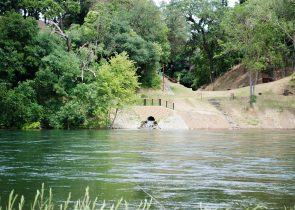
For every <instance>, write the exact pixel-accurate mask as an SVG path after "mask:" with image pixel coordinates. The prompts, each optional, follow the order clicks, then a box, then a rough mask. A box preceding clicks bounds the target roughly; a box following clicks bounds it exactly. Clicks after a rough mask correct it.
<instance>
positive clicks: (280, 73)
mask: <svg viewBox="0 0 295 210" xmlns="http://www.w3.org/2000/svg"><path fill="white" fill-rule="evenodd" d="M292 73H293V69H292V68H286V69H284V70H282V69H277V70H274V71H271V72H260V73H259V74H258V80H257V84H262V83H267V82H271V81H277V80H280V79H282V78H284V77H286V76H290V75H291V74H292ZM248 85H249V77H248V74H247V71H246V69H245V68H244V67H243V66H242V65H236V66H234V67H233V68H232V69H231V70H230V71H228V72H226V73H225V74H223V75H222V76H220V77H218V78H217V79H216V80H215V81H214V82H213V83H212V84H209V85H207V86H204V87H203V88H202V89H203V90H206V91H212V90H233V89H237V88H241V87H246V86H248Z"/></svg>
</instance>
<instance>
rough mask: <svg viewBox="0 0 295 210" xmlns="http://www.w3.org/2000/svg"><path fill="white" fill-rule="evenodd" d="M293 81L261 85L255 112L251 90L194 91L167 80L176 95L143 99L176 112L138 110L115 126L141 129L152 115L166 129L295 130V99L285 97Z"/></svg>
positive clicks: (130, 111) (153, 94) (149, 94)
mask: <svg viewBox="0 0 295 210" xmlns="http://www.w3.org/2000/svg"><path fill="white" fill-rule="evenodd" d="M290 79H291V77H287V78H284V79H282V80H278V81H275V82H271V83H266V84H260V85H257V86H256V93H260V94H261V95H258V96H257V103H256V104H255V105H254V106H253V108H249V103H248V95H249V94H248V92H249V87H244V88H239V89H234V90H229V91H192V90H191V89H188V88H185V87H183V86H182V85H180V84H174V83H171V82H169V81H168V80H166V81H165V83H166V86H167V85H168V86H170V88H171V90H172V91H173V92H174V95H168V94H167V93H165V92H162V91H160V90H157V91H152V90H149V91H145V92H141V93H140V95H141V94H144V95H145V96H146V97H150V98H155V97H156V98H165V99H167V100H173V101H174V103H175V110H171V109H167V108H164V107H157V106H135V107H131V108H129V109H126V110H123V111H121V112H120V113H119V116H118V120H116V124H115V125H116V126H117V128H129V129H130V128H132V129H133V128H137V127H138V126H139V124H140V122H141V121H142V120H145V119H146V118H147V117H148V116H150V115H151V116H154V117H155V118H156V120H157V121H158V122H159V125H160V127H161V128H163V129H232V128H265V129H295V95H290V96H283V95H282V94H283V91H284V89H285V88H288V86H289V81H290ZM232 95H234V96H235V99H234V100H232V99H231V96H232ZM209 99H214V100H217V101H218V103H219V104H220V107H216V106H214V105H212V103H209V101H208V100H209ZM233 125H235V126H233Z"/></svg>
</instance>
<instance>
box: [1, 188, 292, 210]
mask: <svg viewBox="0 0 295 210" xmlns="http://www.w3.org/2000/svg"><path fill="white" fill-rule="evenodd" d="M142 190H143V191H144V189H142ZM144 192H145V193H146V194H147V195H148V196H149V197H150V200H149V201H148V200H147V199H145V200H144V202H143V201H141V202H140V204H139V205H138V206H137V207H134V206H132V207H131V208H130V207H129V205H128V202H127V201H125V200H123V199H122V198H121V199H120V200H119V201H118V202H117V203H114V204H112V205H111V206H107V205H106V202H105V201H104V202H103V203H102V204H101V203H98V198H97V197H96V198H95V199H94V200H91V199H90V195H89V187H87V188H86V189H85V194H84V196H83V197H82V198H81V199H79V200H77V201H71V193H69V195H68V198H67V200H66V201H64V202H63V203H61V204H55V203H54V202H53V199H52V197H53V194H52V190H51V188H50V189H49V192H48V195H45V190H44V184H42V188H41V190H37V193H36V195H35V198H34V201H33V203H31V204H30V205H29V207H28V205H26V207H25V205H24V204H25V198H24V196H23V195H22V196H20V197H19V196H18V195H17V194H15V193H14V190H12V191H11V193H10V195H9V198H8V203H7V205H6V206H5V208H4V209H2V207H1V205H0V210H25V209H30V210H55V209H56V210H57V209H59V210H69V209H71V210H106V209H110V210H118V209H124V210H129V209H136V210H149V209H150V208H151V206H152V203H153V200H155V203H154V204H155V205H153V207H154V208H155V209H160V210H166V208H165V207H164V206H163V205H162V204H161V203H160V202H159V201H157V199H155V198H154V197H153V196H152V195H151V194H149V193H147V192H146V191H144ZM196 209H198V210H218V209H212V208H208V207H203V206H202V204H200V206H199V207H197V208H196ZM221 209H223V210H234V209H236V208H221ZM221 209H220V210H221ZM239 209H244V210H265V209H268V208H267V207H264V206H256V207H242V208H239ZM281 209H282V210H295V206H294V207H288V208H287V207H282V208H281Z"/></svg>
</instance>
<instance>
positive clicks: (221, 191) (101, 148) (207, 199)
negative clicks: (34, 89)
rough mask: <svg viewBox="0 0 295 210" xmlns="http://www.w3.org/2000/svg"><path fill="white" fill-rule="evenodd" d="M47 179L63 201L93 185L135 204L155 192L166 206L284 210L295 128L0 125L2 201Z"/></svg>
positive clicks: (292, 185)
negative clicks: (10, 128)
mask: <svg viewBox="0 0 295 210" xmlns="http://www.w3.org/2000/svg"><path fill="white" fill-rule="evenodd" d="M42 183H44V184H45V187H46V188H49V187H50V188H52V190H53V195H54V200H55V201H56V202H61V201H64V200H65V199H66V198H67V195H68V193H69V192H71V193H72V198H73V199H74V200H76V199H78V198H80V197H81V196H82V195H83V194H84V190H85V188H86V187H87V186H89V188H90V194H91V196H92V197H95V196H98V198H99V200H100V201H103V200H106V201H107V202H108V203H112V202H113V201H116V200H119V199H120V198H121V197H123V198H124V199H125V200H127V201H128V202H130V205H131V206H132V205H135V204H137V203H139V202H140V200H143V199H149V196H148V195H147V193H148V194H151V195H152V196H154V197H155V198H156V199H157V201H158V202H160V203H161V205H163V206H164V207H165V208H166V209H196V208H198V207H199V206H200V204H201V205H202V206H203V207H209V208H223V207H233V208H238V207H243V206H251V205H264V206H268V207H270V208H273V209H278V208H280V209H282V208H283V207H284V205H285V206H294V204H295V131H269V130H266V131H263V130H246V131H169V132H168V131H154V130H153V131H123V130H118V131H113V130H99V131H93V130H76V131H55V130H54V131H0V196H1V197H2V205H3V206H4V204H6V201H7V196H8V194H9V192H10V191H11V190H12V189H14V190H15V192H16V193H17V194H19V195H20V194H22V195H25V199H26V201H27V202H32V201H33V197H34V195H35V193H36V190H37V189H40V187H41V185H42ZM156 206H159V204H156Z"/></svg>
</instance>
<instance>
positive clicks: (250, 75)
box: [248, 71, 253, 107]
mask: <svg viewBox="0 0 295 210" xmlns="http://www.w3.org/2000/svg"><path fill="white" fill-rule="evenodd" d="M248 74H249V83H250V106H251V107H252V106H253V79H252V73H251V72H250V71H249V72H248Z"/></svg>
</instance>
